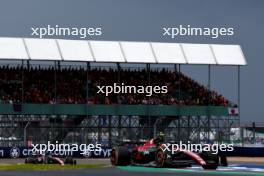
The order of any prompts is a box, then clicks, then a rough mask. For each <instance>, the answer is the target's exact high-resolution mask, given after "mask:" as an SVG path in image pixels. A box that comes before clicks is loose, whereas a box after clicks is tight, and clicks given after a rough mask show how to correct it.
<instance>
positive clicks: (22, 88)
mask: <svg viewBox="0 0 264 176" xmlns="http://www.w3.org/2000/svg"><path fill="white" fill-rule="evenodd" d="M21 103H22V104H23V103H24V60H22V69H21Z"/></svg>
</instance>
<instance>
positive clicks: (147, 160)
mask: <svg viewBox="0 0 264 176" xmlns="http://www.w3.org/2000/svg"><path fill="white" fill-rule="evenodd" d="M110 160H111V163H112V165H115V166H126V165H140V166H153V167H174V168H182V167H191V166H192V165H200V166H202V167H203V168H204V169H216V168H217V167H218V166H219V165H222V166H227V160H226V157H225V156H221V157H220V156H218V155H216V154H212V153H211V152H205V151H204V152H200V153H197V152H192V151H187V150H182V151H181V150H178V151H176V152H174V153H173V154H172V152H168V151H166V150H164V144H163V143H159V142H157V140H155V139H151V140H149V141H146V142H145V143H137V144H136V143H129V142H126V143H123V144H120V145H118V146H116V147H113V149H112V152H111V156H110Z"/></svg>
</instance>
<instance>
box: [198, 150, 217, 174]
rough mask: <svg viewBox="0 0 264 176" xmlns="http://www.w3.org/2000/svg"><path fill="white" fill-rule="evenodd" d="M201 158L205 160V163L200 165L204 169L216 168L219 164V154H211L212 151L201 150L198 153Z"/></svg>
mask: <svg viewBox="0 0 264 176" xmlns="http://www.w3.org/2000/svg"><path fill="white" fill-rule="evenodd" d="M200 156H201V158H202V159H203V160H204V161H205V162H206V165H203V166H202V167H203V168H204V169H214V170H215V169H217V167H218V166H219V156H218V155H217V154H213V153H212V152H207V151H203V152H202V153H201V154H200Z"/></svg>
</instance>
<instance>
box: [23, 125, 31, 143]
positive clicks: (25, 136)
mask: <svg viewBox="0 0 264 176" xmlns="http://www.w3.org/2000/svg"><path fill="white" fill-rule="evenodd" d="M29 123H30V122H29V121H28V122H27V124H26V126H25V127H24V145H27V144H26V143H27V127H28V125H29Z"/></svg>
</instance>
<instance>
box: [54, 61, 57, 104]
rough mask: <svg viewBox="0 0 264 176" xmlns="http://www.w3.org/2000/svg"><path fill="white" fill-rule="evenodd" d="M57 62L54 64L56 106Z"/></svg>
mask: <svg viewBox="0 0 264 176" xmlns="http://www.w3.org/2000/svg"><path fill="white" fill-rule="evenodd" d="M56 69H57V62H56V61H55V62H54V84H55V85H54V104H57V72H56Z"/></svg>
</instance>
